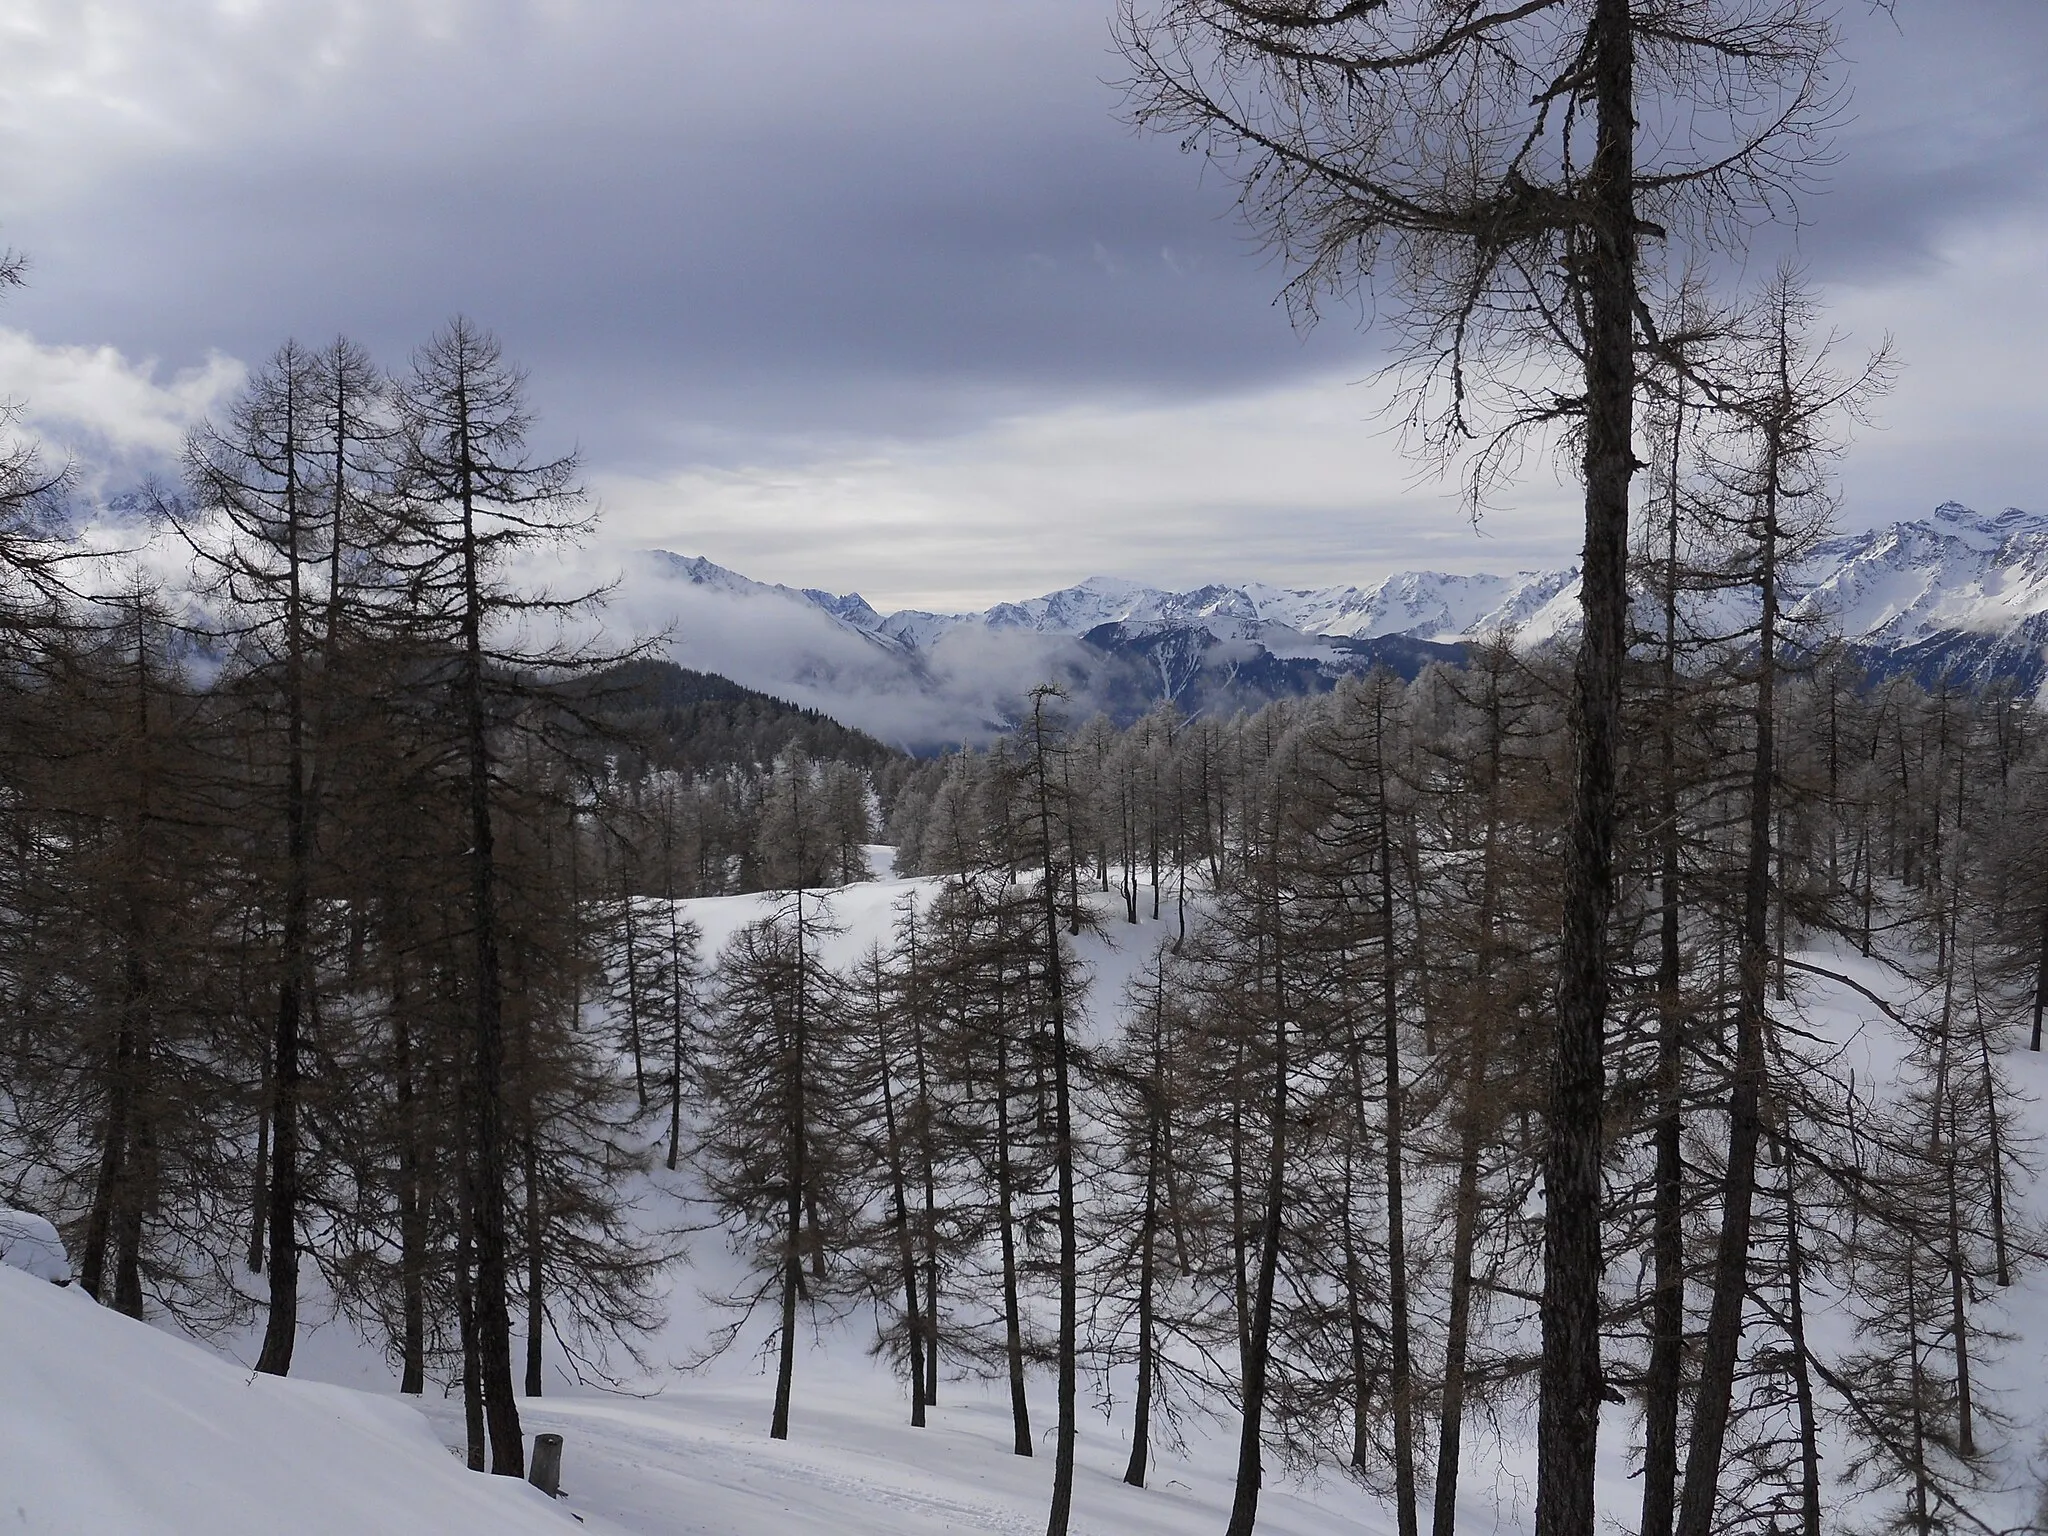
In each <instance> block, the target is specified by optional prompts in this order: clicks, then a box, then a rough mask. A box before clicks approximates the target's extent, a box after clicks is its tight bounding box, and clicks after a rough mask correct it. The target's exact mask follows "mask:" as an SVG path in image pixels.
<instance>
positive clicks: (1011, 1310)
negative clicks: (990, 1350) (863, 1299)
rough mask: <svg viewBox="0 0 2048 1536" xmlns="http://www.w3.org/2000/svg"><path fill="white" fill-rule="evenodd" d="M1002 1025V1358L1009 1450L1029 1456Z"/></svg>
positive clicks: (999, 1030)
mask: <svg viewBox="0 0 2048 1536" xmlns="http://www.w3.org/2000/svg"><path fill="white" fill-rule="evenodd" d="M1004 1028H1005V1025H1004V1023H1003V1021H1002V1020H1001V1019H998V1020H997V1021H996V1081H995V1092H996V1226H997V1228H998V1230H999V1232H1000V1233H1001V1237H1002V1248H1003V1357H1004V1360H1005V1362H1006V1363H1007V1364H1008V1366H1009V1371H1010V1426H1011V1428H1012V1430H1013V1431H1014V1432H1015V1434H1014V1439H1013V1442H1012V1444H1011V1447H1010V1448H1011V1450H1012V1451H1014V1452H1015V1453H1016V1454H1017V1455H1019V1456H1029V1455H1030V1454H1031V1409H1030V1407H1029V1405H1028V1404H1026V1402H1025V1401H1024V1321H1023V1314H1022V1312H1021V1310H1020V1309H1019V1307H1018V1304H1017V1234H1016V1231H1015V1228H1014V1225H1013V1222H1014V1216H1013V1214H1012V1209H1011V1206H1012V1196H1011V1187H1010V1186H1011V1174H1010V1059H1009V1055H1010V1053H1009V1043H1008V1041H1007V1039H1006V1038H1005V1036H1004V1033H1003V1031H1004Z"/></svg>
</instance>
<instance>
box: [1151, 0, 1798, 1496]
mask: <svg viewBox="0 0 2048 1536" xmlns="http://www.w3.org/2000/svg"><path fill="white" fill-rule="evenodd" d="M1121 37H1122V42H1123V47H1124V52H1125V55H1126V57H1127V58H1128V59H1129V60H1130V62H1131V65H1132V67H1133V70H1134V80H1133V83H1132V87H1131V91H1132V101H1133V115H1134V116H1135V118H1136V119H1137V120H1138V121H1139V122H1140V123H1141V124H1143V125H1146V126H1149V127H1153V128H1157V129H1160V130H1163V131H1166V132H1170V133H1174V134H1176V135H1179V136H1180V137H1181V138H1182V140H1183V142H1184V143H1187V144H1190V145H1199V146H1201V147H1203V148H1205V149H1206V150H1207V151H1208V152H1209V153H1210V155H1211V156H1212V157H1214V158H1216V159H1219V160H1222V161H1225V162H1226V163H1228V164H1229V165H1230V167H1231V168H1232V171H1233V173H1234V174H1235V175H1236V177H1237V179H1238V181H1239V184H1240V186H1241V187H1242V188H1243V195H1242V198H1241V203H1242V206H1243V207H1244V209H1245V211H1246V213H1247V214H1248V215H1249V217H1250V219H1251V221H1252V222H1253V224H1254V225H1255V226H1256V227H1257V228H1258V230H1259V231H1260V232H1261V233H1262V234H1263V235H1264V236H1265V237H1266V238H1267V239H1268V241H1269V242H1270V243H1271V244H1272V245H1273V246H1274V247H1275V248H1276V249H1277V251H1278V252H1279V254H1280V255H1281V257H1282V259H1283V260H1285V261H1287V262H1288V263H1289V264H1290V265H1291V266H1292V267H1293V269H1294V272H1295V276H1294V279H1293V282H1292V286H1291V289H1290V292H1291V293H1292V294H1293V296H1294V297H1295V298H1296V299H1297V301H1298V303H1299V305H1300V307H1301V311H1302V312H1303V313H1305V314H1307V315H1311V316H1312V315H1313V313H1314V311H1315V306H1316V303H1317V302H1318V299H1319V298H1320V297H1321V296H1323V295H1327V294H1330V293H1332V292H1339V293H1341V292H1346V291H1350V290H1355V289H1357V288H1359V287H1366V288H1369V289H1370V290H1371V291H1372V293H1373V295H1374V298H1375V299H1376V300H1379V301H1382V302H1384V301H1391V304H1392V308H1393V324H1394V327H1395V329H1396V331H1397V333H1398V335H1399V337H1400V352H1399V355H1400V357H1401V359H1402V361H1404V362H1405V363H1406V364H1408V365H1409V366H1410V367H1411V368H1412V370H1413V373H1412V375H1411V384H1412V386H1413V388H1412V392H1411V393H1410V395H1409V397H1408V398H1409V400H1410V411H1411V416H1410V419H1411V421H1412V422H1414V423H1415V424H1416V425H1418V426H1419V427H1421V428H1422V430H1423V436H1424V439H1425V444H1426V446H1428V447H1431V448H1433V449H1435V450H1436V451H1438V452H1440V453H1446V454H1447V453H1449V452H1452V451H1456V450H1458V449H1461V448H1463V447H1464V446H1466V444H1467V443H1468V442H1469V441H1470V440H1471V439H1472V438H1473V437H1474V436H1475V435H1476V434H1477V433H1478V432H1479V431H1481V430H1484V429H1485V428H1486V427H1487V426H1488V424H1489V422H1491V423H1492V424H1494V425H1495V426H1496V427H1498V430H1497V431H1496V432H1495V433H1494V435H1492V436H1491V438H1490V440H1489V441H1488V442H1487V443H1486V444H1485V445H1484V446H1483V447H1482V449H1481V451H1480V452H1479V453H1478V454H1477V455H1476V457H1475V459H1474V461H1473V462H1474V470H1473V475H1474V478H1473V482H1472V483H1473V486H1474V489H1475V493H1477V492H1479V491H1483V489H1484V488H1485V486H1486V485H1487V484H1488V483H1489V482H1490V480H1491V478H1492V476H1493V475H1494V474H1496V473H1497V472H1499V471H1501V470H1503V469H1504V468H1506V467H1508V466H1510V465H1511V464H1512V463H1513V462H1514V455H1515V453H1516V448H1515V446H1514V445H1515V444H1517V443H1519V442H1521V441H1524V440H1525V439H1524V437H1523V431H1524V429H1528V428H1531V427H1541V428H1545V429H1557V428H1563V429H1565V430H1566V432H1567V435H1568V439H1569V440H1570V441H1571V442H1572V443H1574V444H1575V446H1576V450H1577V453H1578V461H1579V462H1578V468H1579V473H1580V476H1581V479H1582V482H1583V485H1584V490H1585V519H1584V521H1585V544H1584V548H1583V553H1582V559H1581V573H1582V579H1581V586H1580V603H1581V614H1582V625H1581V633H1580V636H1579V640H1578V655H1577V663H1576V670H1575V675H1574V681H1573V685H1572V708H1571V737H1572V743H1573V748H1574V753H1573V756H1574V766H1573V770H1572V771H1573V775H1574V793H1573V797H1572V804H1571V808H1570V813H1569V818H1568V822H1567V827H1566V847H1567V850H1568V854H1567V858H1566V862H1565V878H1564V890H1563V895H1562V900H1561V902H1560V916H1561V922H1560V931H1561V936H1562V943H1561V946H1560V952H1559V961H1558V993H1557V1004H1556V1012H1557V1027H1556V1030H1555V1033H1554V1046H1553V1050H1552V1051H1551V1055H1550V1081H1551V1090H1550V1113H1549V1120H1548V1133H1547V1143H1546V1150H1545V1155H1544V1190H1545V1223H1546V1231H1545V1253H1546V1259H1545V1271H1544V1283H1543V1298H1544V1299H1543V1304H1542V1325H1543V1362H1542V1367H1541V1371H1540V1376H1539V1421H1540V1427H1539V1430H1538V1444H1539V1452H1538V1455H1539V1465H1538V1473H1537V1503H1538V1516H1537V1530H1538V1532H1539V1536H1586V1533H1590V1532H1591V1531H1592V1529H1593V1525H1594V1506H1593V1468H1594V1461H1595V1455H1596V1447H1597V1442H1598V1434H1599V1415H1600V1403H1601V1399H1602V1394H1603V1391H1604V1389H1605V1382H1604V1379H1603V1375H1602V1367H1601V1361H1600V1282H1601V1275H1602V1271H1603V1246H1602V1238H1603V1224H1602V1210H1601V1207H1602V1159H1603V1154H1604V1150H1605V1148H1604V1134H1603V1126H1602V1101H1603V1098H1604V1095H1605V1056H1604V1049H1605V1026H1606V1015H1607V1003H1608V995H1609V969H1610V966H1609V960H1608V950H1607V926H1608V918H1609V915H1610V913H1611V911H1612V907H1613V902H1614V865H1613V861H1614V842H1615V832H1616V825H1617V804H1616V769H1617V763H1618V761H1619V756H1618V754H1619V745H1620V743H1619V730H1620V722H1621V706H1622V674H1623V661H1624V656H1625V652H1626V648H1627V637H1626V630H1627V622H1626V621H1627V614H1628V589H1627V581H1626V563H1627V561H1626V557H1627V546H1628V526H1629V503H1630V485H1631V481H1632V480H1633V477H1634V474H1635V471H1636V468H1637V464H1638V460H1637V458H1636V453H1635V409H1636V396H1637V378H1638V364H1639V357H1640V355H1641V353H1642V351H1643V349H1644V347H1645V346H1646V345H1650V344H1653V343H1654V340H1655V338H1654V336H1653V335H1651V334H1649V328H1648V327H1646V326H1645V324H1644V317H1645V315H1646V314H1647V313H1649V310H1648V308H1647V306H1646V305H1645V297H1646V295H1647V294H1648V292H1649V291H1650V289H1651V288H1652V286H1653V282H1654V275H1655V272H1656V271H1657V270H1658V268H1659V266H1660V265H1661V262H1662V260H1663V259H1664V258H1665V256H1666V255H1667V254H1668V253H1670V252H1674V251H1681V250H1682V249H1683V248H1684V247H1686V246H1687V245H1689V244H1696V243H1711V242H1713V241H1715V240H1717V239H1727V238H1732V236H1733V234H1734V232H1735V231H1737V230H1739V228H1740V227H1741V224H1742V222H1743V220H1744V218H1745V217H1746V216H1748V215H1750V214H1752V213H1753V212H1754V211H1755V210H1757V209H1758V208H1762V209H1765V210H1776V209H1781V208H1783V207H1784V206H1785V204H1786V202H1787V200H1788V198H1789V195H1790V193H1791V192H1792V191H1793V190H1794V183H1795V180H1796V171H1797V165H1798V162H1799V160H1800V157H1801V154H1802V152H1803V150H1804V149H1805V148H1806V147H1807V146H1808V145H1809V144H1810V142H1811V140H1812V137H1813V135H1814V134H1815V133H1816V132H1817V131H1818V129H1819V128H1820V127H1821V126H1822V125H1823V123H1824V121H1825V118H1826V116H1827V113H1828V110H1829V102H1828V95H1827V89H1826V84H1825V78H1824V71H1825V66H1826V64H1827V62H1828V57H1829V52H1830V49H1831V45H1832V40H1831V34H1830V31H1829V28H1828V26H1827V23H1826V17H1825V13H1824V11H1823V10H1822V9H1821V7H1819V6H1818V5H1815V4H1813V3H1811V0H1767V3H1763V4H1757V3H1749V0H1709V3H1698V0H1521V3H1515V4H1494V3H1491V0H1383V3H1372V0H1124V5H1123V10H1122V20H1121ZM1532 361H1536V362H1539V364H1541V365H1544V366H1539V367H1537V368H1536V369H1535V370H1533V373H1532V370H1531V369H1530V368H1529V366H1528V365H1529V364H1530V363H1531V362H1532ZM1532 378H1540V379H1541V382H1540V383H1532V382H1531V380H1532Z"/></svg>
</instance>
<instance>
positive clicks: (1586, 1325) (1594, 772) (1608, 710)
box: [1536, 0, 1636, 1536]
mask: <svg viewBox="0 0 2048 1536" xmlns="http://www.w3.org/2000/svg"><path fill="white" fill-rule="evenodd" d="M1587 42H1588V48H1589V57H1588V65H1589V70H1590V73H1591V76H1592V95H1593V98H1594V110H1595V113H1596V119H1597V121H1596V126H1595V135H1596V141H1595V146H1594V151H1593V163H1592V167H1591V176H1590V181H1589V186H1588V188H1587V193H1588V195H1589V197H1590V198H1591V200H1592V203H1593V214H1592V221H1591V222H1592V229H1591V231H1590V236H1589V239H1588V242H1587V244H1586V246H1585V248H1584V249H1583V250H1581V251H1579V252H1578V253H1576V254H1577V256H1578V259H1579V261H1580V262H1581V264H1582V265H1581V270H1582V271H1583V274H1584V276H1583V278H1582V282H1583V284H1584V288H1585V298H1586V303H1587V306H1588V312H1589V314H1590V318H1591V329H1590V333H1589V334H1588V336H1587V337H1586V351H1585V358H1586V394H1585V399H1586V417H1585V421H1586V447H1585V460H1584V473H1585V481H1586V542H1585V550H1584V559H1583V562H1582V569H1583V576H1582V578H1581V586H1580V605H1581V610H1582V613H1583V615H1584V633H1583V634H1582V636H1581V638H1580V641H1579V655H1578V662H1577V666H1576V668H1575V669H1574V679H1573V690H1572V707H1571V736H1572V742H1573V746H1574V756H1575V762H1574V765H1573V787H1572V808H1571V817H1570V823H1569V827H1568V831H1567V835H1566V840H1565V875H1564V891H1563V907H1564V911H1563V933H1562V939H1561V943H1560V946H1559V955H1558V990H1557V1034H1556V1041H1555V1048H1554V1050H1553V1052H1552V1054H1551V1071H1550V1114H1549V1120H1548V1124H1547V1127H1546V1145H1545V1149H1544V1163H1543V1188H1544V1208H1543V1239H1544V1248H1543V1251H1544V1265H1543V1300H1542V1308H1541V1312H1542V1323H1543V1358H1542V1367H1541V1373H1540V1376H1539V1391H1538V1398H1539V1402H1538V1414H1537V1452H1536V1456H1537V1465H1536V1536H1593V1530H1594V1525H1595V1517H1594V1508H1593V1469H1594V1464H1595V1460H1596V1456H1597V1450H1598V1444H1599V1436H1600V1400H1601V1391H1602V1381H1601V1370H1600V1280H1601V1274H1602V1270H1603V1267H1604V1266H1603V1262H1602V1251H1601V1198H1600V1197H1601V1188H1600V1159H1601V1146H1602V1135H1601V1101H1602V1099H1603V1098H1604V1096H1605V1091H1606V1068H1605V1062H1604V1051H1605V1035H1606V1019H1607V995H1608V974H1607V969H1608V961H1607V920H1608V915H1609V913H1610V911H1611V910H1612V907H1613V903H1614V888H1613V850H1614V822H1615V763H1616V756H1617V742H1618V735H1619V730H1620V721H1621V680H1622V662H1623V658H1624V653H1625V651H1626V647H1627V640H1626V633H1625V631H1626V624H1627V618H1628V582H1627V558H1628V512H1629V480H1630V477H1631V476H1632V474H1633V473H1634V469H1635V453H1634V445H1633V441H1632V439H1633V435H1634V404H1635V352H1634V347H1635V315H1634V310H1635V300H1636V292H1635V268H1636V253H1635V240H1636V220H1635V208H1634V195H1633V192H1634V179H1635V171H1634V166H1635V153H1634V133H1635V81H1634V66H1635V60H1634V50H1635V23H1634V17H1633V15H1632V8H1631V5H1630V3H1629V0H1597V3H1596V4H1595V6H1594V9H1593V16H1592V23H1591V31H1590V34H1589V36H1588V39H1587Z"/></svg>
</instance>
